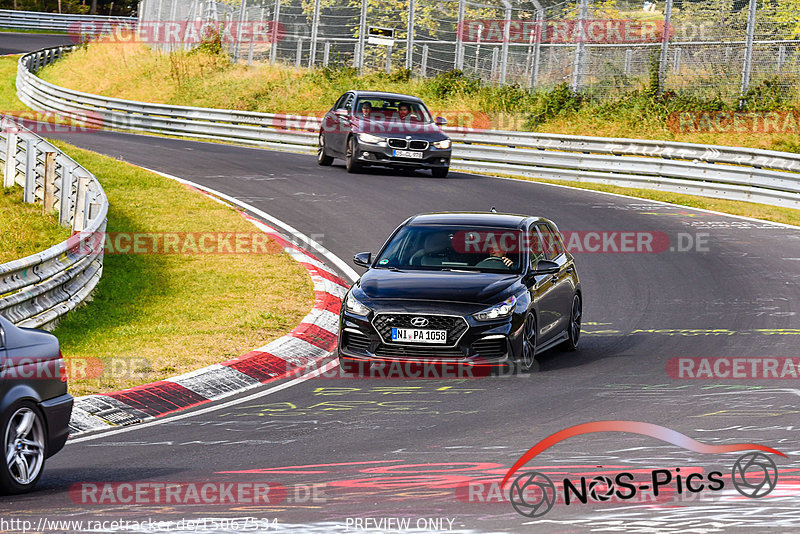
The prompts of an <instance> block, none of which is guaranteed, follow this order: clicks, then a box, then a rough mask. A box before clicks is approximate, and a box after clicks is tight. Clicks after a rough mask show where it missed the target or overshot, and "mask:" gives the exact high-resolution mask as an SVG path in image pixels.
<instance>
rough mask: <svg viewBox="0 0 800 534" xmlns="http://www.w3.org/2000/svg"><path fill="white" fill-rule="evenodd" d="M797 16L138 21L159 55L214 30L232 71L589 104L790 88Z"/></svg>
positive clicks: (306, 15) (376, 1) (463, 13)
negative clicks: (492, 91)
mask: <svg viewBox="0 0 800 534" xmlns="http://www.w3.org/2000/svg"><path fill="white" fill-rule="evenodd" d="M542 1H546V0H542ZM798 6H800V3H798V0H769V1H767V0H699V1H690V0H665V1H662V2H652V1H650V0H646V1H645V2H644V3H642V2H641V1H638V2H623V1H621V0H577V1H576V0H570V1H567V2H554V3H549V4H547V3H546V4H542V3H540V2H539V1H537V0H531V1H524V2H520V1H514V2H512V1H509V0H486V3H481V2H476V1H473V0H400V1H399V2H383V1H381V0H230V1H229V2H218V1H214V0H143V2H142V4H141V5H140V9H139V13H140V31H141V28H142V27H147V26H148V25H151V26H159V25H162V26H163V25H168V24H175V25H176V27H177V28H178V30H177V31H176V32H172V38H171V39H169V38H164V39H160V40H159V39H154V40H153V42H154V46H157V47H158V48H160V49H162V50H175V49H177V48H189V47H191V46H194V45H195V44H196V43H197V41H196V39H195V38H190V37H187V36H186V35H184V34H187V33H192V34H196V33H197V28H198V27H199V26H201V25H203V24H204V23H209V22H213V23H215V24H216V25H217V26H216V27H217V28H218V29H220V30H219V31H220V32H221V33H222V34H224V35H226V36H227V37H228V38H226V39H223V44H224V46H225V49H226V50H227V51H228V53H229V54H230V55H231V57H232V59H233V60H234V61H247V62H249V63H253V62H271V63H275V62H279V63H283V64H288V65H296V66H302V67H309V66H328V65H340V66H348V67H353V68H356V69H359V70H361V71H364V70H367V71H369V70H386V71H390V70H396V69H399V68H408V69H410V70H411V71H412V73H413V74H414V75H418V76H433V75H436V74H439V73H442V72H446V71H449V70H452V69H460V70H463V71H464V72H465V73H467V74H471V75H474V76H477V77H479V78H481V79H483V80H485V81H488V82H492V83H516V84H519V85H522V86H529V87H535V88H544V89H547V88H552V87H554V86H556V85H558V84H561V83H567V84H569V85H570V87H571V88H572V89H574V90H580V91H586V92H589V93H591V94H592V95H594V96H596V97H605V96H608V95H613V94H618V93H619V92H620V91H621V90H626V89H631V88H636V87H640V86H642V85H643V84H646V83H652V80H653V78H654V77H655V78H656V79H657V80H658V81H659V83H660V86H661V88H662V89H664V90H676V89H682V90H685V91H687V92H690V93H695V94H702V95H703V96H706V97H708V96H713V95H715V94H718V95H719V96H721V97H723V98H735V97H736V96H738V95H740V94H742V93H743V92H746V90H747V89H748V87H750V86H752V84H754V83H760V82H763V81H764V80H768V79H769V80H775V82H776V84H778V86H780V87H783V88H786V87H796V86H797V79H798V74H799V69H800V66H799V65H798V53H799V52H800V50H799V49H798V48H799V47H800V41H798V40H797V37H798V36H799V35H800V12H798ZM190 26H191V27H192V28H190ZM408 28H413V31H411V32H409V31H408ZM189 30H192V31H189ZM386 30H389V31H388V32H387V31H386ZM157 31H158V30H157ZM160 31H161V32H162V35H163V36H165V37H166V36H168V34H170V32H169V29H164V28H161V30H160ZM181 32H183V33H181Z"/></svg>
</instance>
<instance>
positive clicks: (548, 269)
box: [533, 260, 561, 274]
mask: <svg viewBox="0 0 800 534" xmlns="http://www.w3.org/2000/svg"><path fill="white" fill-rule="evenodd" d="M560 270H561V267H559V265H558V264H557V263H556V262H554V261H550V260H539V261H538V262H536V269H535V270H534V271H533V274H555V273H557V272H558V271H560Z"/></svg>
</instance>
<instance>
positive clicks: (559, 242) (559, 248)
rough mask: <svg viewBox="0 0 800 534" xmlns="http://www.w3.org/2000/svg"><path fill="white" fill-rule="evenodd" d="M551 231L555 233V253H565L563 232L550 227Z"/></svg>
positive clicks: (558, 254)
mask: <svg viewBox="0 0 800 534" xmlns="http://www.w3.org/2000/svg"><path fill="white" fill-rule="evenodd" d="M550 232H551V233H552V234H553V238H554V239H553V246H554V247H555V255H556V256H560V255H561V254H563V253H564V240H563V239H562V237H561V233H560V232H558V231H557V230H555V229H553V228H550Z"/></svg>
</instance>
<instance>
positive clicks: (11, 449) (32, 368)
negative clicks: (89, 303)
mask: <svg viewBox="0 0 800 534" xmlns="http://www.w3.org/2000/svg"><path fill="white" fill-rule="evenodd" d="M72 404H73V399H72V396H71V395H70V394H69V393H67V381H66V368H65V365H64V360H63V358H62V356H61V350H60V349H59V344H58V339H57V338H56V337H55V336H54V335H52V334H50V333H48V332H45V331H43V330H36V329H31V328H18V327H17V326H15V325H14V324H13V323H11V321H9V320H7V319H5V318H4V317H2V316H0V432H2V438H3V444H4V445H5V450H4V454H5V461H3V462H2V465H0V491H1V492H3V493H6V494H13V493H23V492H26V491H30V490H31V489H33V487H34V486H35V485H36V483H37V482H38V481H39V478H40V477H41V476H42V472H43V471H44V463H45V460H46V459H47V458H49V457H50V456H52V455H54V454H55V453H57V452H58V451H60V450H61V449H62V447H64V443H66V441H67V437H68V435H69V418H70V414H71V413H72Z"/></svg>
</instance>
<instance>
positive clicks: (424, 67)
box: [420, 45, 428, 78]
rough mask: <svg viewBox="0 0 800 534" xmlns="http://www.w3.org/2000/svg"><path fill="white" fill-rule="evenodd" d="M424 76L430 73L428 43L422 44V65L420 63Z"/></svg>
mask: <svg viewBox="0 0 800 534" xmlns="http://www.w3.org/2000/svg"><path fill="white" fill-rule="evenodd" d="M420 71H421V74H422V77H423V78H424V77H426V76H427V75H428V45H422V65H420Z"/></svg>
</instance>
